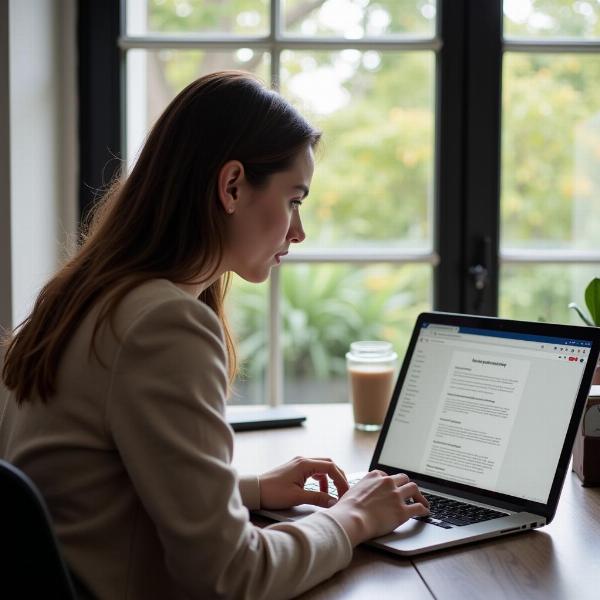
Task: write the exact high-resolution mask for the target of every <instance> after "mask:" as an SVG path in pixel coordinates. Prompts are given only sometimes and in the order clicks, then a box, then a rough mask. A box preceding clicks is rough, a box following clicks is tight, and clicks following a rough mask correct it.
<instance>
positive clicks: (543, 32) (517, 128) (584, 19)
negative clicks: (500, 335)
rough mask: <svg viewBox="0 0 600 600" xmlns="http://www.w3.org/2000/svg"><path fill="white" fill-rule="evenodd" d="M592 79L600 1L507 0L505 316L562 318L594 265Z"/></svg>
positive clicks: (598, 174)
mask: <svg viewBox="0 0 600 600" xmlns="http://www.w3.org/2000/svg"><path fill="white" fill-rule="evenodd" d="M598 81H600V4H599V3H598V2H585V1H575V2H571V1H566V0H527V1H525V2H524V1H521V0H519V1H517V0H505V2H504V57H503V93H502V163H501V164H502V169H501V173H502V176H501V177H502V184H501V190H502V191H501V232H502V233H501V246H500V248H501V257H502V269H501V278H500V312H501V313H502V314H503V315H506V316H510V317H513V318H521V319H530V320H537V319H544V320H547V321H558V322H564V321H566V320H568V319H569V315H568V314H567V311H566V306H567V305H568V303H569V302H570V301H573V300H577V301H578V302H580V303H581V302H582V298H583V290H584V288H585V285H586V284H587V282H589V280H590V279H591V278H592V277H593V276H594V274H597V273H598V262H599V261H600V252H599V251H598V240H599V239H600V85H599V84H598ZM570 318H571V319H572V320H573V322H574V323H578V322H579V321H578V319H577V317H576V316H575V315H572V316H571V317H570Z"/></svg>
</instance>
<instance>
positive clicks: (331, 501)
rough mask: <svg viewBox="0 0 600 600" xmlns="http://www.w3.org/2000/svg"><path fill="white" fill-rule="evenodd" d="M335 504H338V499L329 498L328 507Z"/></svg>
mask: <svg viewBox="0 0 600 600" xmlns="http://www.w3.org/2000/svg"><path fill="white" fill-rule="evenodd" d="M334 504H337V500H336V499H335V498H329V500H327V508H331V507H332V506H333V505H334Z"/></svg>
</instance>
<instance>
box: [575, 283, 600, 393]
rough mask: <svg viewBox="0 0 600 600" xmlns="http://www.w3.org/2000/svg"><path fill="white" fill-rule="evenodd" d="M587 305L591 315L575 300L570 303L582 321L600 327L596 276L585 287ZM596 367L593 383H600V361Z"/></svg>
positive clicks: (599, 300)
mask: <svg viewBox="0 0 600 600" xmlns="http://www.w3.org/2000/svg"><path fill="white" fill-rule="evenodd" d="M585 305H586V306H587V309H588V312H589V317H587V316H586V315H585V314H584V313H583V311H582V310H581V309H580V308H579V306H578V305H577V304H576V303H575V302H571V303H570V304H569V308H572V309H573V310H574V311H575V312H576V313H577V314H578V315H579V316H580V317H581V319H582V321H583V322H584V323H585V324H586V325H589V326H590V327H600V278H598V277H594V279H592V280H591V281H590V282H589V284H588V286H587V287H586V288H585ZM598 365H599V366H597V367H596V371H595V373H594V379H593V380H592V384H593V385H600V363H598Z"/></svg>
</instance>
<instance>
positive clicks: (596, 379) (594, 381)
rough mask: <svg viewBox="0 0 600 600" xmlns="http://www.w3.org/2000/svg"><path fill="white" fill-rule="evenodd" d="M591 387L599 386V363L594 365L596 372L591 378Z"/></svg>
mask: <svg viewBox="0 0 600 600" xmlns="http://www.w3.org/2000/svg"><path fill="white" fill-rule="evenodd" d="M592 385H600V362H599V363H598V364H597V365H596V370H595V371H594V376H593V377H592Z"/></svg>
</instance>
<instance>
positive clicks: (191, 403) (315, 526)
mask: <svg viewBox="0 0 600 600" xmlns="http://www.w3.org/2000/svg"><path fill="white" fill-rule="evenodd" d="M226 386H227V373H226V355H225V344H224V341H223V333H222V330H221V327H220V324H219V322H218V320H217V318H216V316H215V315H214V313H213V312H212V311H211V310H210V309H209V308H208V307H207V306H205V305H204V304H202V303H200V302H199V301H197V300H194V299H192V298H189V299H188V298H183V297H181V298H173V299H170V300H165V301H163V302H161V303H160V304H158V305H156V306H152V307H150V308H148V309H146V312H145V313H143V314H142V315H141V316H139V317H138V318H137V319H136V320H135V321H134V322H133V323H132V324H131V325H130V326H129V329H128V330H127V331H126V333H125V335H124V337H123V339H122V341H121V347H120V349H119V355H118V357H117V359H116V361H115V363H114V366H113V372H112V382H111V388H110V392H109V396H108V398H107V405H106V426H107V428H108V430H109V432H110V433H111V435H112V436H113V439H114V442H115V445H116V447H117V449H118V451H119V453H120V455H121V457H122V460H123V463H124V466H125V468H126V470H127V472H128V474H129V476H130V478H131V481H132V484H133V486H134V487H135V489H136V491H137V493H138V495H139V498H140V501H141V503H142V504H143V506H144V508H145V510H146V511H147V513H148V515H149V516H150V518H151V519H152V520H153V522H154V524H155V526H156V529H157V533H158V536H159V538H160V540H161V543H162V545H163V548H164V552H165V561H166V565H167V568H168V569H169V571H170V573H171V575H172V577H173V579H174V580H175V581H176V582H177V583H178V584H179V585H180V586H181V588H182V589H183V590H185V592H186V593H187V594H188V595H189V596H190V598H207V597H235V598H245V599H248V600H250V599H260V598H288V597H292V596H295V595H297V594H299V593H301V592H303V591H305V590H307V589H309V588H310V587H312V586H314V585H315V584H317V583H319V582H320V581H322V580H324V579H326V578H328V577H330V576H331V575H332V574H333V573H335V572H336V571H338V570H339V569H340V568H342V567H344V566H345V565H346V564H347V563H348V562H349V561H350V559H351V555H352V548H351V545H350V542H349V540H348V537H347V535H346V533H345V532H344V530H343V529H342V528H341V526H340V525H339V524H338V523H337V522H336V521H335V519H334V518H332V517H331V515H329V514H327V511H319V512H318V513H315V514H314V515H311V516H309V517H307V518H306V519H303V520H302V521H301V522H297V523H281V524H277V525H273V526H271V527H269V528H266V529H260V528H257V527H255V526H254V525H252V523H250V521H249V514H248V510H247V509H246V508H245V507H244V505H243V503H242V498H241V495H240V487H239V486H240V481H239V478H238V476H237V474H236V472H235V471H234V469H233V468H232V467H231V464H230V463H231V456H232V449H233V433H232V430H231V429H230V427H229V426H228V425H227V423H226V421H225V414H224V413H225V408H224V406H225V395H226ZM245 485H248V484H247V483H245V484H244V483H243V484H242V487H244V486H245ZM255 485H256V486H257V485H258V482H257V481H256V482H255ZM251 488H252V485H251V484H250V488H247V489H251ZM256 491H257V487H255V488H254V493H256ZM247 497H248V498H250V499H249V500H248V502H249V503H255V502H256V498H255V499H254V501H253V500H251V497H252V492H250V493H249V494H248V495H247Z"/></svg>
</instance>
